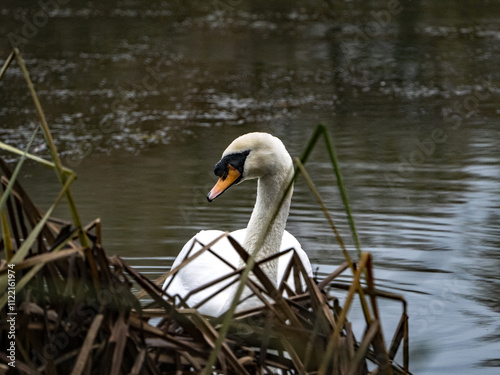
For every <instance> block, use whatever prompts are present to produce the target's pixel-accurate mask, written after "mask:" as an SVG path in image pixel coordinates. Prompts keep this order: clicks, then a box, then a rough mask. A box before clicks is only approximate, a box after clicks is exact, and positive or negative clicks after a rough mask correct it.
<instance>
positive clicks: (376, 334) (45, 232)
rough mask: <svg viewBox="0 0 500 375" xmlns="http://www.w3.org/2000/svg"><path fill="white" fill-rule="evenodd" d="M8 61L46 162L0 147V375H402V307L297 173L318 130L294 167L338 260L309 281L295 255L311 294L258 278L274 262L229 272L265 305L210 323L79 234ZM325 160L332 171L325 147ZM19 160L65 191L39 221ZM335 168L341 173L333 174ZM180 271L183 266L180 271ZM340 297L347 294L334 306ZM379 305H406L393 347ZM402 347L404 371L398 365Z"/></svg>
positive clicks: (95, 238)
mask: <svg viewBox="0 0 500 375" xmlns="http://www.w3.org/2000/svg"><path fill="white" fill-rule="evenodd" d="M14 59H17V61H18V63H19V64H20V66H21V69H22V70H23V72H24V75H25V77H26V80H27V83H28V87H29V88H30V91H31V94H32V96H33V98H34V102H35V106H36V108H37V111H38V113H39V115H40V120H41V125H40V126H39V128H37V130H36V131H35V133H34V136H33V138H34V137H35V136H36V133H37V132H38V131H42V132H43V133H44V135H45V138H46V140H47V144H48V147H49V148H50V149H51V155H52V161H46V160H38V159H37V158H36V157H34V156H32V155H30V154H29V146H30V145H28V147H27V149H26V150H25V151H20V150H17V149H14V148H12V147H10V146H7V145H5V144H2V143H0V147H1V148H3V149H6V150H7V151H10V152H14V153H17V154H19V155H20V160H19V163H18V165H17V166H16V168H15V169H14V171H13V172H11V171H10V169H9V168H8V166H7V165H6V164H5V163H4V162H3V161H1V160H0V167H1V170H2V179H1V186H2V190H1V191H2V193H1V197H2V199H1V201H0V214H1V218H0V219H1V228H2V238H1V243H0V246H1V251H2V253H3V254H4V259H2V261H1V265H0V290H1V291H2V295H0V315H1V317H2V319H1V324H0V344H1V346H0V347H1V348H8V347H9V345H10V339H8V332H9V329H10V326H9V323H8V318H9V317H10V316H11V315H9V313H11V312H15V313H16V314H17V315H15V366H16V367H15V369H14V368H12V367H11V366H9V365H8V364H9V362H11V361H10V359H9V358H8V357H9V353H8V352H7V351H5V352H4V351H2V352H0V371H2V370H3V371H4V372H8V371H10V372H11V373H16V371H17V372H21V373H25V374H72V375H78V374H188V373H205V374H212V373H219V374H367V373H373V374H406V373H408V318H407V315H406V303H405V301H404V299H403V298H402V297H400V296H398V295H394V294H392V293H387V292H382V291H379V290H377V289H376V288H375V281H374V279H373V274H372V257H371V255H370V254H369V253H360V258H359V261H358V262H357V263H355V262H353V261H352V260H351V259H350V257H349V255H348V253H347V251H346V250H345V247H344V246H343V243H342V240H341V238H340V236H339V234H338V233H337V232H336V229H335V226H334V225H333V222H332V221H331V219H330V217H329V215H328V213H327V211H326V209H325V208H324V206H323V205H322V204H321V197H320V196H319V194H317V191H315V189H314V186H313V185H312V181H311V180H310V178H309V176H307V172H306V171H305V169H304V168H303V163H305V161H306V159H307V156H308V155H309V152H310V149H312V147H313V146H314V144H315V142H316V140H317V139H318V138H319V137H320V136H321V135H324V136H325V138H326V140H327V147H328V144H329V140H328V139H327V138H328V135H327V133H326V130H325V128H321V127H319V128H318V129H319V130H318V131H317V132H316V133H315V136H314V137H313V140H311V143H310V145H309V146H308V149H307V150H306V153H304V156H303V157H302V159H301V160H298V161H297V164H298V169H297V173H299V172H301V173H302V175H303V176H304V177H305V178H306V180H307V181H308V183H309V185H310V186H311V189H312V191H313V193H314V194H315V196H316V199H317V200H318V202H319V203H320V206H321V208H322V209H323V210H324V211H325V215H326V217H327V219H328V220H329V222H330V225H331V226H332V230H333V231H334V232H335V235H336V236H337V239H338V240H339V244H340V246H341V248H342V249H343V251H344V254H345V255H346V262H345V263H344V264H342V265H341V266H340V267H338V268H337V269H336V270H335V271H334V272H332V273H331V274H329V275H327V277H325V278H324V279H323V280H320V281H318V282H316V281H314V280H312V279H309V278H307V275H306V272H305V270H304V267H303V265H302V264H301V262H300V260H299V258H298V256H296V255H294V256H293V257H292V259H291V261H290V264H289V267H288V271H287V272H288V273H289V274H292V275H294V278H295V280H296V282H295V285H300V282H297V280H298V278H299V277H300V275H302V276H303V277H304V278H305V279H306V284H307V285H306V288H305V290H300V288H299V290H297V291H296V293H294V292H293V291H292V290H291V289H290V288H289V287H288V285H287V284H286V283H285V282H283V283H282V284H281V285H279V286H278V288H276V287H275V286H274V285H273V283H272V282H271V281H270V280H269V279H268V278H267V276H266V275H265V273H264V272H262V271H261V268H260V266H261V265H262V263H264V262H266V261H270V260H272V259H273V258H274V257H270V258H267V259H264V260H262V261H259V262H257V263H255V264H254V265H253V270H252V272H253V274H254V275H255V278H246V277H241V276H242V275H243V276H245V275H248V272H249V270H247V268H243V269H235V270H234V273H233V274H232V275H229V276H228V277H231V276H234V275H237V276H238V279H237V280H236V281H235V282H239V280H240V279H241V278H242V279H243V280H244V282H245V283H246V285H247V286H248V287H250V288H251V289H252V291H253V293H254V295H255V296H257V297H258V298H260V299H261V300H262V306H261V307H258V308H254V309H251V310H246V311H241V312H238V313H236V314H234V316H233V313H232V311H229V312H228V313H226V314H225V315H223V316H221V317H220V318H214V319H208V318H206V317H204V316H202V315H200V314H199V313H198V312H197V310H196V309H192V308H189V307H188V306H187V305H186V304H185V303H183V301H179V299H178V298H175V299H174V298H173V297H174V296H166V295H165V294H164V293H163V291H162V290H161V288H160V287H159V286H158V285H161V282H162V280H164V279H165V277H167V276H168V275H173V274H175V273H176V272H177V270H176V269H174V270H171V271H170V272H169V273H168V274H166V275H165V276H164V277H163V279H162V280H156V281H152V280H149V279H148V278H147V277H145V276H143V275H141V274H140V273H139V272H137V271H136V270H134V269H133V268H132V267H130V266H129V265H127V264H126V263H125V262H124V261H123V260H122V259H121V258H120V257H118V256H112V257H109V256H107V255H106V253H105V252H104V250H103V244H102V241H101V235H100V233H101V224H100V221H99V220H98V219H97V220H95V221H94V222H92V223H90V224H88V225H87V226H83V225H82V224H81V222H80V219H79V215H78V211H77V210H76V205H75V203H74V201H73V198H72V196H71V192H70V188H69V187H70V185H71V183H72V181H73V180H74V174H73V172H72V171H71V170H68V169H66V168H64V167H63V166H62V165H61V162H60V161H59V159H58V157H57V151H56V150H55V146H54V145H53V143H52V142H51V136H50V131H49V128H48V126H47V124H46V121H45V118H44V116H43V111H42V109H41V106H40V104H39V103H38V100H37V99H36V93H35V91H34V89H33V86H32V84H31V81H30V79H29V75H28V73H27V70H26V69H25V67H24V63H23V61H22V58H21V56H20V54H19V51H17V50H16V51H13V53H12V54H11V56H10V57H9V58H8V59H7V61H6V64H5V65H4V67H3V68H2V71H1V72H0V79H2V77H3V75H4V73H5V71H6V70H7V68H8V66H9V65H10V64H11V62H12V61H13V60H14ZM330 147H331V145H330ZM308 150H309V151H308ZM330 151H331V155H333V159H332V162H333V163H335V158H334V153H333V149H331V150H330ZM26 158H31V159H37V161H39V162H40V163H42V164H44V165H46V166H48V167H51V168H53V169H54V170H55V171H56V174H57V176H58V177H59V180H60V181H61V185H62V189H61V191H60V193H59V195H58V197H57V198H56V201H55V202H54V205H53V206H51V207H50V208H49V209H48V210H47V212H45V213H44V212H41V211H40V210H39V209H38V208H37V206H36V205H35V204H34V203H33V202H32V200H31V199H30V197H29V196H28V195H27V193H26V192H25V191H24V189H23V187H22V186H21V185H20V184H19V182H18V181H17V175H18V173H19V170H20V169H21V167H22V164H23V162H24V160H25V159H26ZM334 168H335V171H336V172H337V171H338V168H337V166H336V165H334ZM338 177H340V175H338ZM339 185H340V186H341V181H339ZM342 189H343V187H342ZM341 194H342V192H341ZM344 195H345V194H343V196H344ZM63 198H65V199H66V201H67V202H68V206H69V208H70V211H71V212H72V221H71V222H66V221H62V220H58V219H54V218H52V217H51V215H52V211H53V208H54V207H55V206H56V205H57V204H58V203H59V202H60V201H61V200H62V199H63ZM346 208H347V209H348V206H346ZM353 233H354V235H355V232H353ZM229 240H230V242H231V243H232V245H233V247H234V248H235V250H236V251H238V253H239V254H240V256H242V257H243V259H245V260H248V258H249V255H248V254H247V253H246V252H245V250H244V249H243V248H242V247H241V246H240V245H239V244H238V243H237V242H235V241H234V240H232V239H231V238H229ZM356 241H357V240H356ZM203 245H207V246H204V248H203V250H202V251H210V246H211V245H212V244H203ZM289 251H293V249H291V250H289ZM279 255H280V254H278V255H276V256H279ZM187 262H189V259H187V260H185V262H184V263H183V264H182V265H181V266H180V267H183V266H184V265H185V264H186V263H187ZM250 264H251V262H250ZM12 265H13V266H12ZM9 269H13V270H14V271H15V297H16V298H15V303H14V304H11V303H10V302H9V299H8V294H7V289H8V288H7V287H8V285H10V284H9V281H10V280H12V279H11V278H10V277H9V274H11V273H9ZM346 274H347V275H351V276H352V277H351V279H350V280H351V281H350V282H345V281H344V282H341V281H339V276H341V275H346ZM283 279H284V280H286V279H287V277H284V278H283ZM255 280H257V281H258V283H257V282H255ZM208 286H209V285H207V286H206V287H208ZM200 291H201V290H200ZM285 291H286V292H287V294H286V295H287V297H284V292H285ZM4 292H5V293H4ZM339 295H341V296H343V303H342V305H341V303H340V301H339V299H338V297H339ZM355 298H358V299H359V301H360V305H361V308H362V310H363V314H364V319H365V325H364V327H362V331H363V335H362V337H355V335H354V333H353V327H352V326H351V323H350V322H349V321H348V320H347V314H348V312H349V310H350V308H351V305H352V302H353V300H354V299H355ZM380 298H384V299H392V300H395V301H399V302H400V303H401V306H402V314H401V318H400V321H399V324H397V328H396V330H395V332H394V333H393V334H392V335H391V336H390V337H392V339H391V340H390V344H389V345H386V338H385V337H384V333H383V330H382V326H381V317H380V313H379V309H378V305H377V303H378V302H377V301H378V300H379V299H380ZM174 300H175V302H176V303H175V304H174ZM11 306H12V307H13V308H11ZM401 346H402V351H403V355H402V357H403V365H402V366H400V365H398V364H397V363H396V362H395V361H394V358H395V356H396V353H397V352H398V350H399V349H400V347H401ZM2 350H3V349H2Z"/></svg>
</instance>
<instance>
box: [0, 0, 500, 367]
mask: <svg viewBox="0 0 500 375" xmlns="http://www.w3.org/2000/svg"><path fill="white" fill-rule="evenodd" d="M49 3H50V4H51V7H49V8H47V9H44V8H42V7H41V5H40V4H39V3H35V2H29V1H13V0H6V1H3V2H2V4H1V5H0V35H2V37H3V39H2V42H0V59H2V61H4V60H5V58H6V57H7V56H8V54H9V52H10V46H9V40H10V41H11V42H13V43H15V44H18V45H19V47H20V48H21V51H22V53H23V56H24V58H25V60H26V63H27V65H28V69H29V70H30V73H31V75H32V78H33V80H34V82H35V85H36V89H37V90H38V94H39V96H40V100H41V103H42V105H43V106H44V109H45V112H46V116H47V119H48V121H49V124H50V126H51V129H52V131H53V135H54V137H55V139H56V141H57V144H58V147H59V150H60V152H61V156H62V159H63V162H64V163H65V164H67V165H68V166H70V167H72V168H74V170H75V171H76V172H77V174H78V176H79V178H78V180H77V182H76V183H75V184H74V187H73V189H72V190H73V193H74V196H75V199H76V201H77V204H78V207H79V210H80V213H81V216H82V218H83V220H84V221H85V222H88V221H91V220H93V219H94V218H96V217H101V218H102V222H103V227H104V228H103V235H104V245H105V249H106V251H107V253H108V254H110V255H111V254H119V255H121V256H123V257H124V258H126V259H127V260H128V261H129V262H130V263H131V264H133V265H134V266H136V267H137V268H138V269H139V270H141V271H142V272H144V273H146V274H148V275H149V276H150V277H152V278H156V277H157V276H158V275H160V274H161V273H162V272H165V271H166V270H167V269H168V268H169V266H170V265H171V263H172V261H173V259H174V257H175V255H176V254H177V253H178V251H179V250H180V249H181V247H182V245H183V244H184V243H185V242H186V241H187V240H188V239H189V238H190V237H191V236H192V235H193V234H195V233H196V232H197V231H198V230H200V229H202V228H218V229H226V230H229V231H230V230H234V229H238V228H241V227H244V226H245V225H246V223H247V221H248V218H249V215H250V213H251V210H252V207H253V201H254V199H255V184H253V183H246V184H243V185H241V186H239V187H238V188H234V190H233V189H232V191H231V192H229V193H227V194H225V195H224V196H223V197H221V198H220V199H218V200H216V201H215V202H213V203H212V204H209V203H207V202H206V199H205V196H206V194H207V192H208V191H209V190H210V188H211V187H212V185H213V184H214V182H215V177H214V176H213V173H212V169H213V165H214V164H215V163H216V162H217V161H218V160H219V158H220V155H221V153H222V151H223V150H224V149H225V147H226V146H227V145H228V144H229V143H230V141H231V140H233V139H234V138H236V137H237V136H239V135H241V134H243V133H246V132H250V131H267V132H271V133H273V134H274V135H276V136H278V137H280V138H281V139H282V140H283V142H284V143H285V144H286V146H287V148H288V150H289V151H290V153H291V154H292V155H293V156H299V155H300V154H301V152H302V151H303V149H304V147H305V145H306V144H307V141H308V139H309V137H310V136H311V134H312V133H313V131H314V128H315V126H316V124H318V123H320V122H322V123H324V124H326V125H327V126H328V128H329V131H330V134H331V136H332V138H333V142H334V144H335V146H336V149H337V155H338V157H339V159H340V164H341V169H342V173H343V176H344V179H345V181H344V183H345V186H346V188H347V190H348V196H349V199H350V202H351V206H352V211H353V214H354V218H355V221H356V225H357V228H358V231H359V233H360V237H361V245H362V248H363V250H364V251H370V252H371V253H372V254H373V256H374V260H375V276H376V278H377V283H378V286H379V287H380V288H382V289H384V290H389V291H393V292H396V293H399V294H402V295H403V296H404V297H405V298H406V299H407V301H408V303H409V314H410V345H411V346H410V355H411V358H410V366H411V371H412V372H413V373H415V374H438V373H454V374H494V373H497V371H498V366H500V344H499V340H500V298H499V295H500V273H499V269H500V251H499V247H500V246H499V245H500V147H499V144H500V122H499V117H500V108H499V106H498V103H499V98H500V95H499V94H500V87H499V83H498V82H499V81H500V79H499V78H500V77H499V76H500V74H499V73H500V63H499V62H500V43H499V40H500V21H499V20H500V18H499V16H500V5H498V3H496V2H492V1H488V2H487V1H485V2H481V5H479V2H458V1H451V0H444V1H439V2H435V1H431V0H422V1H416V0H414V1H399V2H398V1H361V0H353V1H343V2H335V3H334V2H320V1H316V2H311V3H309V2H307V3H306V2H292V3H293V4H294V5H290V4H289V2H285V1H276V2H273V3H272V5H266V4H267V3H265V2H262V1H253V2H249V1H241V0H235V1H221V2H213V3H211V2H207V3H204V2H194V3H191V4H190V5H185V4H183V3H182V2H179V1H178V2H170V3H169V2H160V1H153V2H150V1H148V2H146V1H133V0H130V1H121V2H118V3H117V4H113V6H112V5H109V4H106V5H103V4H98V3H94V2H78V3H77V2H74V1H66V2H65V3H66V4H64V5H62V4H59V2H57V1H53V2H48V3H47V4H49ZM61 3H63V1H61ZM54 4H55V5H54ZM47 12H48V13H47ZM44 15H45V16H44ZM5 36H8V37H7V38H5ZM0 101H1V103H2V104H1V105H0V123H1V124H2V125H1V126H0V138H1V140H2V141H4V142H7V143H9V144H13V145H17V146H19V147H21V148H22V147H24V146H25V145H26V143H27V141H28V139H29V137H30V134H31V132H32V131H33V129H34V126H35V124H36V123H37V118H36V114H35V111H34V109H33V106H32V104H31V102H30V98H29V96H28V92H27V90H26V88H25V86H24V82H23V78H22V75H21V73H20V70H19V69H18V67H17V65H16V64H15V63H14V64H13V66H12V67H11V68H10V69H9V71H8V72H7V75H6V76H5V77H4V79H3V81H1V82H0ZM35 143H36V144H35V152H36V153H37V154H39V155H41V156H44V155H46V153H47V151H46V149H44V146H43V140H42V139H41V138H40V139H38V140H37V141H36V142H35ZM2 155H5V153H2ZM10 159H11V160H14V159H13V158H12V157H10ZM308 170H309V173H310V174H311V176H312V177H313V179H314V181H315V183H316V185H317V187H318V189H319V191H320V192H321V194H322V195H323V197H324V199H325V202H326V205H327V206H328V207H329V209H330V210H331V212H332V214H333V217H334V219H335V221H336V223H337V225H338V227H339V229H340V231H341V234H342V235H343V237H344V239H345V240H346V242H347V244H348V246H349V249H350V250H351V252H352V255H353V256H355V251H354V246H353V244H352V241H350V234H349V229H348V225H347V224H346V220H345V215H344V214H343V209H342V204H341V201H340V198H339V195H338V192H337V189H336V185H335V177H334V175H333V173H332V169H331V167H330V165H329V163H328V158H327V154H326V152H325V149H324V146H323V143H319V144H318V146H317V148H316V150H315V151H314V152H313V155H312V157H311V159H310V162H309V164H308ZM23 180H24V183H25V185H28V187H29V188H28V190H29V191H30V192H31V194H32V195H33V197H34V199H35V200H36V202H37V203H38V204H39V205H40V206H41V207H42V208H44V209H47V208H48V207H49V205H50V203H51V201H52V200H53V199H54V197H55V195H56V191H57V186H58V185H57V179H56V177H55V175H54V174H53V173H52V172H51V171H50V170H47V169H44V168H42V167H39V166H36V165H34V164H31V163H28V165H27V166H26V168H25V170H24V173H23ZM58 215H59V216H62V217H68V216H69V215H68V213H67V212H66V208H65V207H64V206H62V207H60V208H59V209H58ZM288 230H289V231H290V232H292V233H293V234H294V235H295V236H296V237H297V238H298V239H299V240H300V241H301V243H302V246H303V248H304V249H305V250H306V251H307V253H308V254H309V257H310V258H311V260H312V262H313V264H314V267H315V268H316V267H317V268H318V270H319V271H318V272H319V275H320V276H321V275H324V274H325V273H327V272H330V271H332V270H333V269H334V268H335V267H336V266H337V265H339V264H340V263H341V262H342V261H343V256H342V254H341V251H340V249H339V247H338V245H337V244H336V242H335V239H334V238H333V236H332V235H331V233H330V231H329V228H328V225H327V223H326V221H325V220H324V219H323V216H322V214H321V211H320V210H319V208H318V207H317V205H316V203H315V200H314V198H313V196H312V195H311V193H310V192H309V191H308V188H307V185H306V184H305V183H304V181H303V180H300V179H299V181H298V182H297V184H296V188H295V194H294V198H293V201H292V209H291V212H290V218H289V220H288ZM382 310H383V312H384V313H385V317H386V318H385V320H387V324H386V322H385V321H384V324H386V325H387V326H386V328H387V329H391V328H393V327H391V325H393V324H395V323H396V322H397V319H399V314H400V313H401V311H400V308H399V306H397V305H394V304H391V303H387V304H383V305H382ZM356 315H357V313H356V312H355V311H353V313H352V314H351V319H356ZM386 335H389V334H388V333H387V334H386Z"/></svg>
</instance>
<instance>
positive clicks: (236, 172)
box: [207, 150, 250, 202]
mask: <svg viewBox="0 0 500 375" xmlns="http://www.w3.org/2000/svg"><path fill="white" fill-rule="evenodd" d="M249 153H250V151H249V150H248V151H243V152H238V153H235V154H230V155H226V156H224V157H223V158H222V159H221V160H220V161H219V162H218V163H217V164H215V167H214V173H215V175H216V176H218V177H219V181H217V184H216V185H215V186H214V187H213V189H212V190H211V191H210V193H208V195H207V199H208V201H209V202H212V201H213V200H214V199H215V198H217V197H218V196H219V195H221V194H222V193H224V192H225V191H226V190H227V189H229V188H230V187H231V186H233V185H235V184H237V183H238V182H240V181H241V179H242V177H243V168H244V165H245V160H246V158H247V156H248V154H249ZM228 177H229V178H228ZM226 180H227V181H226Z"/></svg>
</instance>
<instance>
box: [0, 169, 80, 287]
mask: <svg viewBox="0 0 500 375" xmlns="http://www.w3.org/2000/svg"><path fill="white" fill-rule="evenodd" d="M74 180H75V176H74V175H71V176H69V178H68V179H67V180H66V183H65V184H64V186H63V187H62V189H61V191H60V192H59V195H58V196H57V197H56V200H55V201H54V203H53V204H52V206H50V208H49V209H48V210H47V212H46V213H45V215H43V217H42V218H41V219H40V221H39V222H38V223H37V225H36V226H35V227H34V228H33V230H32V231H31V232H30V234H29V235H28V237H27V238H26V240H25V241H24V242H23V244H22V246H21V247H20V248H19V250H18V251H17V252H16V254H15V255H14V257H13V258H12V259H11V262H10V263H11V264H16V263H18V262H20V261H22V260H23V259H24V258H25V257H26V254H28V251H29V249H30V248H31V246H32V245H33V243H34V242H35V241H36V240H37V239H38V235H39V234H40V232H41V230H42V228H43V226H44V225H45V223H46V222H47V220H48V219H49V217H50V215H52V212H53V211H54V209H55V208H56V206H57V205H58V204H59V202H60V201H61V199H62V198H63V197H64V196H65V194H66V191H67V189H68V188H69V187H70V185H71V184H72V183H73V181H74ZM6 285H7V275H2V276H0V290H5V288H6Z"/></svg>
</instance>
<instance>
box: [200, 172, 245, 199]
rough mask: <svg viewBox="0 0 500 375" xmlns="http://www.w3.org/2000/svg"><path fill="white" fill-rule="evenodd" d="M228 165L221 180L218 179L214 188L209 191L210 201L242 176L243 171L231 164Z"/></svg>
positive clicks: (208, 197)
mask: <svg viewBox="0 0 500 375" xmlns="http://www.w3.org/2000/svg"><path fill="white" fill-rule="evenodd" d="M228 167H229V168H228V170H227V172H226V173H224V174H223V175H222V176H221V177H220V178H219V181H217V183H216V184H215V186H214V187H213V188H212V190H210V193H208V195H207V199H208V201H209V202H212V201H213V200H214V199H215V198H217V197H218V196H219V195H221V194H222V193H224V192H225V191H226V190H227V189H229V187H230V186H231V185H232V184H233V183H234V182H235V181H236V180H237V179H238V178H239V177H240V176H241V173H240V172H238V170H237V169H236V168H234V167H233V166H232V165H231V164H228Z"/></svg>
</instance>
